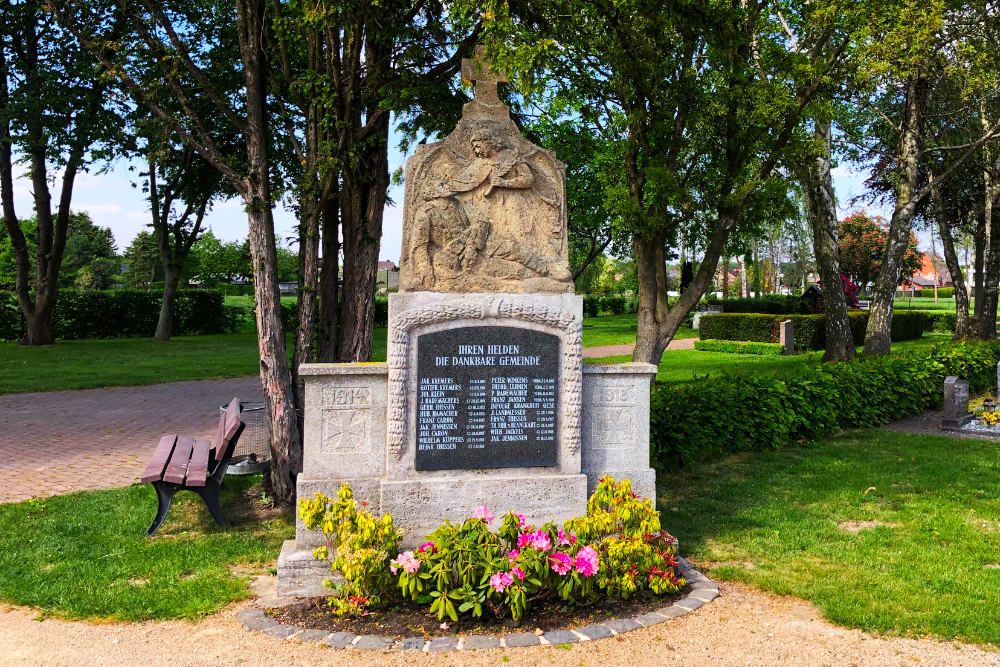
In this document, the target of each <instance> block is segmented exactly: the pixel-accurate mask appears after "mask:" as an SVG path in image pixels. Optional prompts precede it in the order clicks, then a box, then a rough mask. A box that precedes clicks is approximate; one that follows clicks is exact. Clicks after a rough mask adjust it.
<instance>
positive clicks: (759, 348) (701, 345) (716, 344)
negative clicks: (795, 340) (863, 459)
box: [694, 338, 784, 357]
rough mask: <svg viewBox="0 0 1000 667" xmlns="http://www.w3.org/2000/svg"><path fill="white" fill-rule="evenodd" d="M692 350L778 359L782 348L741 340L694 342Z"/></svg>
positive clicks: (770, 344) (778, 345)
mask: <svg viewBox="0 0 1000 667" xmlns="http://www.w3.org/2000/svg"><path fill="white" fill-rule="evenodd" d="M694 349H696V350H703V351H705V352H729V353H731V354H759V355H761V356H765V357H780V356H781V353H782V352H783V351H784V346H782V345H781V344H780V343H755V342H752V341H741V340H715V339H712V338H709V339H705V340H696V341H695V342H694Z"/></svg>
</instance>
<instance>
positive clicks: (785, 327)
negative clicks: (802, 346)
mask: <svg viewBox="0 0 1000 667" xmlns="http://www.w3.org/2000/svg"><path fill="white" fill-rule="evenodd" d="M778 327H779V328H778V342H779V343H781V347H782V350H781V353H782V354H785V355H792V356H794V355H795V325H794V324H792V321H791V320H785V321H784V322H782V323H781V324H780V325H778Z"/></svg>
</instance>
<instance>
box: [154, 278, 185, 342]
mask: <svg viewBox="0 0 1000 667" xmlns="http://www.w3.org/2000/svg"><path fill="white" fill-rule="evenodd" d="M180 279H181V268H180V267H179V266H175V265H174V264H171V263H167V262H164V263H163V301H161V302H160V318H159V319H158V320H157V321H156V333H154V334H153V340H158V341H162V342H164V343H165V342H167V341H169V340H170V333H171V332H172V331H173V330H174V301H176V299H177V284H178V283H179V282H180Z"/></svg>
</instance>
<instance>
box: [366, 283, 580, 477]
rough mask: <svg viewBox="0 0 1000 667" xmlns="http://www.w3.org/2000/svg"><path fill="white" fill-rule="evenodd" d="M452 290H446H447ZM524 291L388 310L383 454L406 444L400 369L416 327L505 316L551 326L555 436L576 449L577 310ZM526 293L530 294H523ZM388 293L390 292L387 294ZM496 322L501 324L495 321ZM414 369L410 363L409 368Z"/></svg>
mask: <svg viewBox="0 0 1000 667" xmlns="http://www.w3.org/2000/svg"><path fill="white" fill-rule="evenodd" d="M449 296H452V295H449ZM525 296H526V295H490V296H483V295H480V294H469V295H463V297H466V298H462V299H461V300H456V301H454V302H451V303H435V304H433V305H427V306H420V307H417V308H413V309H405V310H404V311H403V312H401V313H400V314H399V315H397V316H395V317H393V316H391V315H390V321H389V330H390V331H389V336H390V340H389V354H388V359H387V360H388V363H389V401H388V406H387V408H386V419H387V424H386V426H387V434H386V439H387V445H388V449H389V455H390V456H391V457H393V458H395V459H397V460H398V459H399V458H400V457H401V456H402V455H403V452H404V451H405V450H406V441H407V438H408V435H409V430H408V428H407V420H408V411H407V405H406V393H407V384H406V369H407V363H408V359H409V354H410V342H411V340H412V338H413V332H414V330H416V329H421V328H423V327H427V326H431V325H434V324H440V323H442V322H451V321H456V320H485V319H499V320H509V322H510V324H511V325H514V326H516V324H517V322H531V323H534V324H541V325H543V326H547V327H551V328H553V329H556V330H557V331H558V332H559V334H558V335H559V337H560V339H561V343H562V345H561V346H560V347H561V350H562V352H561V354H562V364H561V371H562V375H563V377H562V386H561V387H560V392H561V393H560V396H561V403H562V411H561V413H560V417H561V420H562V421H561V424H562V425H561V427H560V430H561V431H562V435H561V437H562V438H564V440H563V441H562V442H564V443H565V444H566V445H567V446H568V448H569V450H570V452H572V453H573V454H576V453H578V452H579V451H580V438H581V435H580V428H581V424H580V411H581V410H580V408H581V405H582V404H583V342H582V341H583V338H582V336H583V316H582V313H580V314H576V313H570V312H567V311H566V310H565V309H563V308H557V307H552V306H550V305H548V304H546V303H545V302H544V301H541V302H539V301H531V300H526V299H525ZM528 296H530V295H528ZM390 298H391V297H390ZM501 326H502V325H501ZM413 370H414V372H415V370H416V369H413Z"/></svg>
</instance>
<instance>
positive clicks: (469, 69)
mask: <svg viewBox="0 0 1000 667" xmlns="http://www.w3.org/2000/svg"><path fill="white" fill-rule="evenodd" d="M485 52H486V47H484V46H481V45H480V46H477V47H476V57H475V58H462V80H463V81H470V82H472V83H474V84H475V86H476V87H475V98H476V101H477V102H481V103H482V104H490V105H492V104H500V97H499V96H498V95H497V84H498V83H507V77H506V76H505V75H503V74H501V73H500V72H497V71H496V70H494V69H493V68H492V67H491V66H490V64H489V63H488V62H486V59H485V58H483V55H484V53H485Z"/></svg>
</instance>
